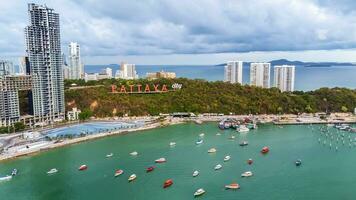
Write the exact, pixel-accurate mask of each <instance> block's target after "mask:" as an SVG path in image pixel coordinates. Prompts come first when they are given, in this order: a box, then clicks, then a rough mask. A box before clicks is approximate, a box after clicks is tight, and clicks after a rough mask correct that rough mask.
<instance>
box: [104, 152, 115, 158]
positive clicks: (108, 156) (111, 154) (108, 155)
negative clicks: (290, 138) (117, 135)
mask: <svg viewBox="0 0 356 200" xmlns="http://www.w3.org/2000/svg"><path fill="white" fill-rule="evenodd" d="M113 155H114V154H113V153H110V154H107V155H106V157H107V158H110V157H112V156H113Z"/></svg>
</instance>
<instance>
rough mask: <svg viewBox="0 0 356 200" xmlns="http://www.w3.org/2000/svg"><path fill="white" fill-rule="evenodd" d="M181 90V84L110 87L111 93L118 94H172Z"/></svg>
mask: <svg viewBox="0 0 356 200" xmlns="http://www.w3.org/2000/svg"><path fill="white" fill-rule="evenodd" d="M181 88H182V84H179V83H173V84H172V85H171V86H168V85H166V84H163V85H160V84H145V85H142V84H134V85H121V86H119V87H118V86H116V85H111V93H119V94H152V93H165V92H173V91H176V90H179V89H181Z"/></svg>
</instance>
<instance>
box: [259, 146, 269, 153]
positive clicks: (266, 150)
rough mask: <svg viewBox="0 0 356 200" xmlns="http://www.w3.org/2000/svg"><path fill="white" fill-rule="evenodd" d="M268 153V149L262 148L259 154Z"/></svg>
mask: <svg viewBox="0 0 356 200" xmlns="http://www.w3.org/2000/svg"><path fill="white" fill-rule="evenodd" d="M268 152H269V148H268V147H263V148H262V150H261V153H263V154H266V153H268Z"/></svg>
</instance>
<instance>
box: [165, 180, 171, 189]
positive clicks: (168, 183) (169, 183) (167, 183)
mask: <svg viewBox="0 0 356 200" xmlns="http://www.w3.org/2000/svg"><path fill="white" fill-rule="evenodd" d="M171 185H173V180H172V179H168V180H166V181H165V182H164V183H163V188H167V187H170V186H171Z"/></svg>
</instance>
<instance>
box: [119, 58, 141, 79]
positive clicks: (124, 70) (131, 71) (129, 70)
mask: <svg viewBox="0 0 356 200" xmlns="http://www.w3.org/2000/svg"><path fill="white" fill-rule="evenodd" d="M115 78H122V79H138V75H137V72H136V67H135V64H127V63H124V62H122V63H121V65H120V70H119V71H117V72H116V75H115Z"/></svg>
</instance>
